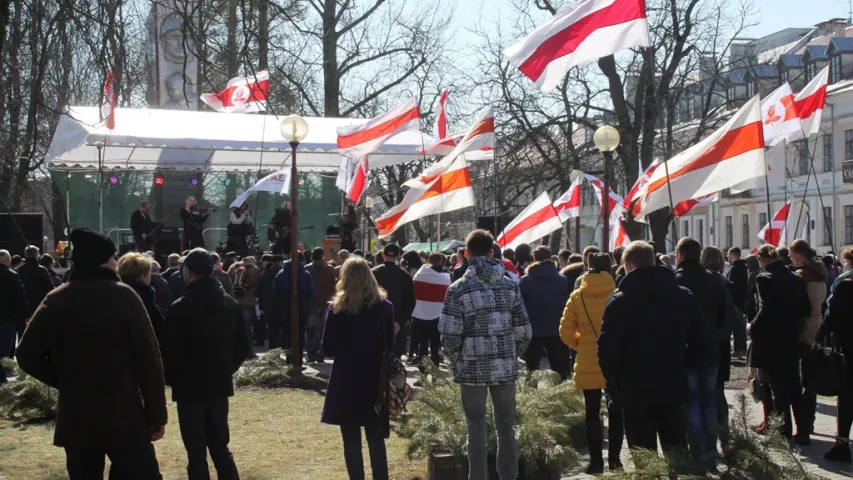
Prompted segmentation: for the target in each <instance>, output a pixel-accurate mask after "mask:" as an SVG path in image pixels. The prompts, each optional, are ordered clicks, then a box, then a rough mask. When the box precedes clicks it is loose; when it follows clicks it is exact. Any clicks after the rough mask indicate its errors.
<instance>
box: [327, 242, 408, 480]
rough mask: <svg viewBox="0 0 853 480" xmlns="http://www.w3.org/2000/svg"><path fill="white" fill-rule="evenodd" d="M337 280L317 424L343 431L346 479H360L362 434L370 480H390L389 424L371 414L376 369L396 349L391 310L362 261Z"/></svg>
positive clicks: (351, 261) (343, 269) (343, 271)
mask: <svg viewBox="0 0 853 480" xmlns="http://www.w3.org/2000/svg"><path fill="white" fill-rule="evenodd" d="M340 274H341V279H340V281H338V283H337V286H336V289H337V293H336V294H335V296H334V298H333V299H332V302H331V303H330V306H329V310H328V313H327V317H326V328H325V330H324V331H323V341H322V346H323V352H324V353H325V355H326V356H327V357H334V358H335V362H334V364H333V365H332V373H331V375H330V377H329V386H328V389H327V390H326V402H325V405H324V406H323V416H322V419H321V421H322V422H323V423H328V424H331V425H339V426H340V427H341V436H342V437H343V442H344V461H345V462H346V466H347V472H348V473H349V477H350V479H363V478H364V459H363V458H362V454H361V428H362V427H364V431H365V436H366V437H367V446H368V448H369V450H370V467H371V469H372V470H373V478H374V480H387V479H388V460H387V457H386V452H385V437H386V433H385V432H386V431H387V425H388V418H387V417H386V418H381V417H380V416H379V414H377V412H376V410H375V408H374V407H375V405H376V400H377V395H378V389H379V366H380V362H381V361H383V356H384V355H385V352H389V351H393V349H394V333H395V332H394V330H395V324H394V307H393V306H392V305H391V302H389V301H388V300H386V293H385V291H384V290H382V289H381V288H379V284H378V283H377V282H376V279H375V278H374V277H373V273H372V272H371V271H370V265H369V264H368V263H367V261H365V260H364V259H362V258H358V257H354V256H353V257H350V258H349V259H348V260H347V261H346V262H345V263H344V264H343V266H341V272H340Z"/></svg>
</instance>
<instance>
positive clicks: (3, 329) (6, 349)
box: [0, 322, 16, 383]
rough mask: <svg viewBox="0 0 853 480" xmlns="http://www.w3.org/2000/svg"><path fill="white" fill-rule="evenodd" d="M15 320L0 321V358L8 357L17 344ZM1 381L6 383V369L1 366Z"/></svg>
mask: <svg viewBox="0 0 853 480" xmlns="http://www.w3.org/2000/svg"><path fill="white" fill-rule="evenodd" d="M15 332H16V330H15V322H5V323H0V358H7V357H8V356H9V354H10V353H12V347H14V346H15ZM0 383H6V371H5V370H4V369H3V367H0Z"/></svg>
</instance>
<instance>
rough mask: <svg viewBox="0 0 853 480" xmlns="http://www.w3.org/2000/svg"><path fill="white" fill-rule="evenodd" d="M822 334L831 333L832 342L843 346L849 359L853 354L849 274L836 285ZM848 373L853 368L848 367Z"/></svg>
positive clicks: (852, 299)
mask: <svg viewBox="0 0 853 480" xmlns="http://www.w3.org/2000/svg"><path fill="white" fill-rule="evenodd" d="M822 334H823V335H825V336H828V335H831V338H830V340H831V341H832V344H833V345H835V346H838V347H841V350H842V351H843V352H844V354H845V356H846V357H847V358H848V359H850V358H851V356H853V278H851V277H849V276H848V277H847V278H844V279H843V280H841V282H839V283H838V284H836V285H835V293H834V294H833V295H832V296H831V297H829V309H828V310H827V311H826V320H825V321H824V324H823V329H822ZM819 340H821V339H819ZM848 362H849V360H848ZM848 373H850V374H853V369H850V368H849V367H848Z"/></svg>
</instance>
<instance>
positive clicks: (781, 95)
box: [761, 82, 802, 147]
mask: <svg viewBox="0 0 853 480" xmlns="http://www.w3.org/2000/svg"><path fill="white" fill-rule="evenodd" d="M761 123H762V124H763V125H764V144H765V145H767V146H768V147H769V146H773V145H776V144H777V143H780V142H782V141H784V140H785V138H787V137H788V135H790V134H792V133H795V132H799V131H800V130H801V129H802V123H801V122H800V117H799V115H798V114H797V108H796V104H795V101H794V92H793V91H792V90H791V85H790V84H789V83H788V82H785V83H783V84H782V86H781V87H779V88H777V89H776V90H774V91H773V93H771V94H770V95H768V96H766V97H764V99H763V100H762V101H761Z"/></svg>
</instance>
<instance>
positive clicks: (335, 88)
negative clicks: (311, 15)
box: [323, 0, 341, 117]
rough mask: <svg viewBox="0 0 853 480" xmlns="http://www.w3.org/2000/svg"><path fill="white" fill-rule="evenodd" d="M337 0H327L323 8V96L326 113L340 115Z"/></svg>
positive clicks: (331, 115) (334, 115)
mask: <svg viewBox="0 0 853 480" xmlns="http://www.w3.org/2000/svg"><path fill="white" fill-rule="evenodd" d="M337 6H338V5H337V2H336V0H325V8H324V10H323V96H324V107H325V111H324V115H325V116H327V117H338V116H340V114H341V104H340V94H341V78H340V76H339V75H338V31H337V21H336V19H335V16H336V15H337Z"/></svg>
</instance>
